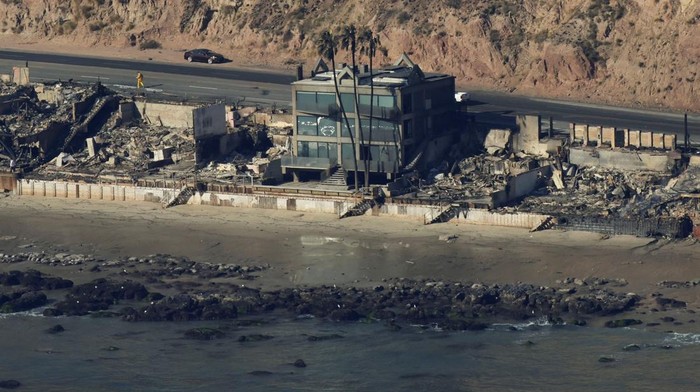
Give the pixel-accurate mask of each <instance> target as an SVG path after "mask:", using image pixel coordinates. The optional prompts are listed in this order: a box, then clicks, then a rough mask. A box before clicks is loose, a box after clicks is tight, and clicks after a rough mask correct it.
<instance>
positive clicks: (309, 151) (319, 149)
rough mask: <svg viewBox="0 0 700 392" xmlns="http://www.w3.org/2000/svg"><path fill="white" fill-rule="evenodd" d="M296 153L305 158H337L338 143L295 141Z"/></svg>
mask: <svg viewBox="0 0 700 392" xmlns="http://www.w3.org/2000/svg"><path fill="white" fill-rule="evenodd" d="M297 155H298V156H300V157H306V158H331V159H338V144H337V143H326V142H307V141H299V142H297Z"/></svg>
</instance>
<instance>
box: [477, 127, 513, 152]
mask: <svg viewBox="0 0 700 392" xmlns="http://www.w3.org/2000/svg"><path fill="white" fill-rule="evenodd" d="M510 138H511V132H510V130H509V129H491V130H490V131H489V133H488V135H486V139H485V140H484V148H486V150H487V151H488V152H489V154H493V153H494V152H496V151H498V150H505V149H506V148H508V146H509V145H510V140H511V139H510Z"/></svg>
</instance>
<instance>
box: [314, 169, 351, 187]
mask: <svg viewBox="0 0 700 392" xmlns="http://www.w3.org/2000/svg"><path fill="white" fill-rule="evenodd" d="M321 185H330V186H337V187H343V188H345V189H348V174H347V172H346V171H345V169H343V167H342V166H338V168H337V169H336V170H335V172H333V174H332V175H331V176H330V177H328V178H326V179H325V180H323V181H321Z"/></svg>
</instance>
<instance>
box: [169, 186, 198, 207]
mask: <svg viewBox="0 0 700 392" xmlns="http://www.w3.org/2000/svg"><path fill="white" fill-rule="evenodd" d="M195 192H196V190H195V189H194V187H192V186H184V187H182V188H181V189H180V192H179V193H178V194H177V195H176V196H175V197H173V198H172V199H171V200H164V201H163V208H170V207H175V206H179V205H183V204H187V202H188V201H189V200H190V198H191V197H192V196H194V193H195Z"/></svg>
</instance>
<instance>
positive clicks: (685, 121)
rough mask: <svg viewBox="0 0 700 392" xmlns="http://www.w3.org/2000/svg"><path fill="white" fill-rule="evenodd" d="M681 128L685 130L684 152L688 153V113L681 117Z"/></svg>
mask: <svg viewBox="0 0 700 392" xmlns="http://www.w3.org/2000/svg"><path fill="white" fill-rule="evenodd" d="M683 127H684V129H685V152H688V151H690V133H688V113H685V115H684V116H683Z"/></svg>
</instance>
